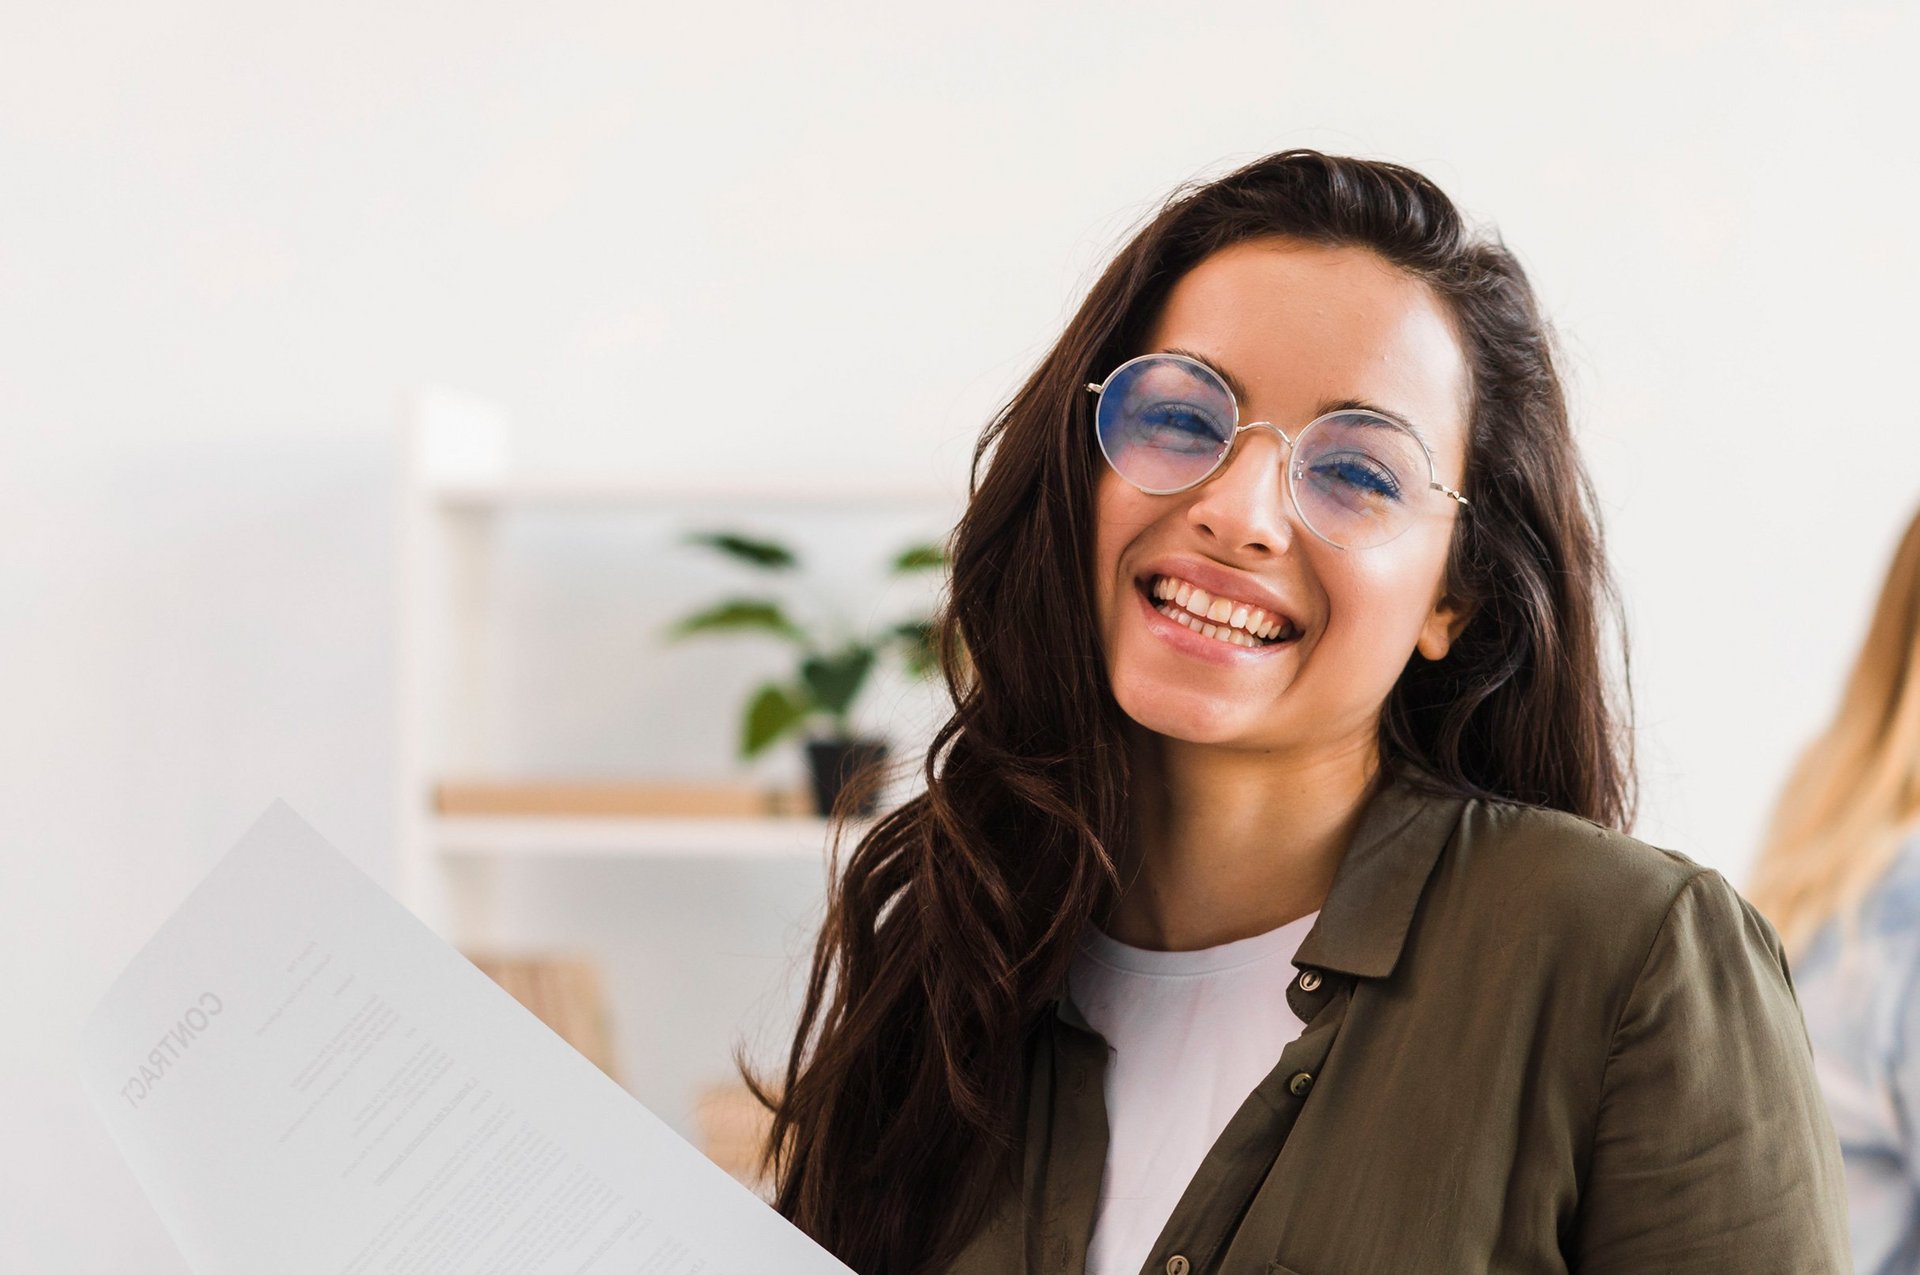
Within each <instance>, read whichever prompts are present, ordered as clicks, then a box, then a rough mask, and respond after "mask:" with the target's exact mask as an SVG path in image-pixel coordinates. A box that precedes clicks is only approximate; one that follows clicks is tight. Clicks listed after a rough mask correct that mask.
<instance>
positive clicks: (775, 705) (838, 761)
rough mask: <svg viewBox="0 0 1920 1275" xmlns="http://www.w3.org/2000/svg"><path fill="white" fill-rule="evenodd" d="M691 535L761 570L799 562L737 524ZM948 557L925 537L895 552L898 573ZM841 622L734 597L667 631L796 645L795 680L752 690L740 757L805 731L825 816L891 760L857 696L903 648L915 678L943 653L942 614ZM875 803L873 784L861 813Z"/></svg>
mask: <svg viewBox="0 0 1920 1275" xmlns="http://www.w3.org/2000/svg"><path fill="white" fill-rule="evenodd" d="M684 543H687V544H694V545H702V546H705V547H708V548H711V549H714V550H717V551H719V552H720V553H722V554H725V555H726V556H727V557H729V558H731V559H733V560H734V561H735V562H738V563H741V564H744V565H745V566H748V567H751V568H753V569H755V570H757V571H762V572H767V573H787V572H792V571H794V570H796V569H797V568H798V566H799V559H798V557H797V556H796V555H795V554H794V552H793V551H792V550H791V549H789V548H787V547H786V546H785V545H783V544H780V543H778V542H777V541H772V540H766V539H758V538H754V537H750V536H744V535H740V534H737V533H734V532H724V531H722V532H694V533H690V534H689V535H687V536H686V537H685V538H684ZM945 565H946V554H945V553H944V551H943V550H942V549H941V547H940V546H939V545H937V544H931V543H928V544H917V545H913V546H911V547H909V548H907V549H904V550H902V551H901V552H900V553H898V554H897V555H895V557H894V559H893V561H892V563H891V565H890V567H889V573H890V574H891V575H895V576H902V575H912V574H915V573H918V572H922V571H930V570H937V569H940V568H943V567H944V566H945ZM838 630H839V631H838V632H836V633H835V634H833V635H832V636H830V637H822V636H820V635H816V634H815V633H814V632H812V631H810V630H809V629H808V628H807V627H805V626H803V625H801V624H799V623H797V622H796V621H795V620H794V619H793V618H792V617H790V616H789V615H788V613H787V611H786V609H785V608H784V607H782V606H781V604H780V602H779V601H778V600H776V599H773V598H767V597H734V598H729V599H727V600H725V601H722V602H718V603H715V604H714V605H712V606H710V607H707V608H705V609H704V610H701V611H699V612H696V613H695V614H693V615H690V616H687V617H685V618H684V619H682V620H679V621H677V622H675V623H674V624H673V625H672V626H670V627H669V628H668V630H667V631H666V635H665V638H666V640H667V641H670V642H672V641H679V640H680V639H682V638H686V637H689V636H692V635H693V634H696V633H763V634H768V635H770V636H773V637H777V638H779V639H781V640H782V641H785V642H788V643H790V644H791V645H792V646H793V647H794V648H795V651H796V654H797V656H798V660H797V667H796V669H795V674H794V676H793V678H792V679H791V680H789V681H784V682H768V683H766V684H765V685H763V686H761V687H760V688H759V689H758V690H756V691H755V692H753V694H752V695H751V696H750V697H749V699H748V701H747V705H746V711H745V712H744V713H743V715H742V717H741V723H740V756H741V758H742V759H747V760H750V759H752V758H754V757H757V756H759V755H760V754H761V753H763V752H765V751H766V749H767V748H769V747H770V746H772V745H773V744H774V743H776V742H778V741H779V740H781V739H783V738H785V737H787V736H788V735H791V734H795V733H804V734H806V735H807V741H806V745H807V761H808V765H809V769H810V771H811V774H812V779H813V790H814V800H815V805H816V809H818V810H819V812H820V813H821V814H823V815H826V814H831V813H832V811H833V807H834V802H835V800H836V799H837V798H838V797H839V795H840V791H841V789H842V788H843V787H845V786H846V785H847V784H848V783H849V782H850V781H851V780H852V779H853V778H854V777H855V776H857V775H859V774H860V773H861V772H862V771H864V770H866V769H867V768H868V767H877V766H879V765H880V764H881V763H882V762H883V761H884V760H885V758H886V754H887V742H886V741H885V740H884V739H880V738H877V737H872V736H866V737H857V736H855V735H854V733H853V729H852V723H851V713H852V709H853V704H854V701H855V700H856V699H857V698H858V697H859V695H860V691H861V689H862V688H863V687H865V685H866V683H867V678H868V676H869V674H871V673H872V671H873V669H874V667H875V665H876V664H877V663H878V662H879V661H880V660H881V659H882V658H884V657H885V656H886V655H887V654H889V653H890V652H891V653H896V654H897V655H898V656H899V657H900V658H901V659H902V660H903V661H904V663H905V666H906V670H907V672H908V674H909V675H910V676H913V677H926V676H928V675H930V674H931V673H933V672H934V670H935V668H936V665H937V661H938V656H937V655H936V654H935V651H934V648H933V622H932V620H931V619H930V618H927V617H920V618H915V619H910V620H903V621H901V622H899V623H897V624H894V625H891V626H890V627H888V628H886V629H884V630H882V631H881V632H880V633H878V634H877V635H873V636H866V635H862V634H858V633H854V632H852V631H850V630H849V629H848V627H847V626H846V625H844V624H840V625H838ZM874 806H875V794H874V790H873V789H872V788H869V789H868V791H867V792H866V793H865V794H863V797H862V799H861V800H860V801H859V803H858V804H857V805H856V806H855V808H854V810H853V813H855V814H861V815H867V814H872V813H873V811H874Z"/></svg>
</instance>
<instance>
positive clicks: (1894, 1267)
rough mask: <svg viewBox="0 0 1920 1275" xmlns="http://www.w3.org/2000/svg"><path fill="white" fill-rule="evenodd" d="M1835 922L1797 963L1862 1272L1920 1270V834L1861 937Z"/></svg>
mask: <svg viewBox="0 0 1920 1275" xmlns="http://www.w3.org/2000/svg"><path fill="white" fill-rule="evenodd" d="M1840 937H1841V936H1840V929H1839V925H1838V923H1837V922H1829V923H1828V924H1827V925H1826V926H1825V927H1824V928H1823V929H1821V930H1820V932H1819V933H1818V934H1816V935H1815V936H1814V939H1813V942H1812V943H1811V944H1810V945H1809V946H1808V948H1807V951H1806V954H1805V956H1803V957H1802V959H1801V961H1800V963H1799V964H1798V965H1797V966H1796V967H1795V968H1794V970H1793V982H1794V987H1795V990H1796V991H1797V993H1798V995H1799V998H1800V1006H1801V1010H1802V1012H1803V1013H1804V1014H1805V1016H1806V1020H1807V1035H1808V1038H1809V1040H1810V1041H1811V1043H1812V1045H1813V1057H1814V1072H1815V1075H1816V1076H1817V1077H1818V1079H1819V1082H1820V1088H1821V1091H1822V1093H1823V1094H1824V1095H1825V1096H1826V1100H1827V1110H1828V1113H1829V1114H1830V1115H1831V1116H1832V1119H1833V1127H1834V1132H1835V1133H1836V1134H1838V1135H1839V1138H1840V1154H1841V1159H1842V1161H1843V1163H1844V1165H1845V1169H1846V1179H1847V1213H1848V1225H1849V1228H1850V1229H1851V1232H1852V1237H1853V1260H1854V1269H1855V1270H1856V1271H1857V1272H1859V1275H1916V1273H1920V1141H1917V1140H1916V1136H1917V1134H1920V837H1915V838H1914V839H1912V840H1910V841H1909V842H1907V843H1906V845H1905V846H1904V847H1902V849H1901V852H1900V855H1899V857H1898V858H1897V859H1896V860H1895V861H1894V864H1893V866H1892V868H1891V869H1889V871H1888V873H1887V875H1886V876H1885V877H1884V878H1883V879H1882V880H1881V881H1880V883H1879V884H1878V885H1876V886H1875V887H1874V889H1873V892H1872V893H1871V894H1870V895H1869V896H1868V897H1867V899H1866V901H1865V903H1864V905H1863V907H1862V909H1861V914H1860V920H1859V932H1858V938H1857V941H1856V943H1855V944H1854V945H1853V946H1851V947H1849V948H1846V949H1844V950H1843V949H1842V946H1841V942H1840Z"/></svg>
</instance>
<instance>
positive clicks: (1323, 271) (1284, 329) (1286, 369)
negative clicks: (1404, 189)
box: [1145, 239, 1469, 458]
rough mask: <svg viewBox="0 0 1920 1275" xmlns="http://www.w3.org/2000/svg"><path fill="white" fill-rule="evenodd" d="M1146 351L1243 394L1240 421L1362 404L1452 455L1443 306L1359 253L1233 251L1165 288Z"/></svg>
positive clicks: (1457, 415)
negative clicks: (1198, 363)
mask: <svg viewBox="0 0 1920 1275" xmlns="http://www.w3.org/2000/svg"><path fill="white" fill-rule="evenodd" d="M1145 348H1146V349H1147V350H1166V349H1169V348H1177V349H1182V350H1186V351H1188V352H1190V353H1192V354H1195V355H1198V356H1199V357H1201V358H1202V359H1204V360H1205V361H1206V362H1208V363H1210V364H1212V365H1213V366H1214V367H1215V368H1218V369H1219V370H1220V371H1222V372H1226V373H1229V374H1231V375H1232V377H1233V378H1234V379H1235V380H1236V381H1238V382H1239V383H1240V385H1241V386H1242V387H1244V389H1245V391H1246V396H1245V397H1244V398H1243V399H1242V401H1241V404H1240V411H1241V416H1242V419H1244V420H1259V419H1263V418H1271V419H1273V420H1275V421H1278V422H1280V423H1282V424H1283V425H1284V424H1286V423H1287V422H1294V423H1304V422H1305V421H1306V420H1308V419H1310V418H1311V417H1312V416H1315V415H1318V414H1319V412H1320V411H1323V410H1325V408H1326V406H1328V405H1331V404H1335V403H1349V402H1362V403H1366V404H1369V405H1371V406H1373V407H1378V408H1384V409H1386V410H1387V411H1390V412H1393V413H1396V414H1398V415H1400V416H1403V417H1405V418H1407V419H1408V420H1409V421H1411V422H1412V423H1413V424H1414V425H1415V426H1416V427H1418V429H1419V430H1420V432H1421V433H1422V434H1424V435H1425V436H1426V437H1427V438H1428V439H1430V440H1431V441H1432V444H1433V446H1434V450H1435V452H1436V453H1437V457H1438V458H1452V457H1458V456H1460V455H1461V452H1462V448H1463V444H1464V440H1465V436H1466V412H1467V407H1468V403H1469V395H1468V386H1469V381H1468V374H1467V367H1466V361H1465V358H1464V356H1463V354H1462V352H1461V348H1460V342H1459V339H1458V337H1457V336H1456V335H1455V333H1454V326H1453V321H1452V317H1451V316H1450V314H1449V313H1448V311H1447V308H1446V303H1445V302H1444V301H1442V300H1441V299H1440V298H1439V297H1438V296H1437V295H1435V294H1434V292H1433V290H1432V289H1431V288H1429V287H1428V286H1427V285H1426V284H1425V283H1423V282H1421V281H1420V280H1419V279H1416V278H1414V277H1413V276H1412V275H1410V274H1408V273H1407V272H1406V271H1404V270H1401V269H1399V268H1398V267H1396V266H1394V265H1392V264H1391V263H1389V262H1387V261H1385V260H1384V259H1382V258H1381V257H1379V256H1377V255H1375V254H1374V253H1371V252H1369V251H1367V250H1365V249H1363V248H1350V247H1327V246H1324V245H1320V244H1308V243H1302V242H1300V241H1298V240H1291V239H1257V240H1248V241H1245V242H1242V243H1237V244H1233V245H1231V246H1229V247H1226V248H1223V249H1221V250H1220V251H1218V252H1216V253H1214V254H1213V255H1211V256H1209V257H1207V258H1206V259H1204V260H1203V261H1201V262H1200V263H1199V264H1198V265H1196V266H1195V267H1194V268H1193V269H1191V270H1189V271H1188V272H1187V273H1186V274H1185V275H1183V276H1181V278H1180V279H1179V280H1178V281H1177V282H1176V283H1175V284H1174V286H1173V289H1172V290H1171V291H1170V292H1169V293H1168V295H1167V299H1166V302H1165V304H1164V305H1163V306H1162V307H1161V310H1160V314H1159V316H1158V317H1157V319H1156V321H1155V323H1154V326H1153V328H1152V330H1151V331H1150V332H1149V334H1148V337H1147V344H1146V347H1145Z"/></svg>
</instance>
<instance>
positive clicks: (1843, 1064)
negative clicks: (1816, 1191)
mask: <svg viewBox="0 0 1920 1275" xmlns="http://www.w3.org/2000/svg"><path fill="white" fill-rule="evenodd" d="M1752 894H1753V901H1754V903H1755V904H1756V905H1757V906H1759V908H1760V909H1761V910H1762V911H1764V912H1765V913H1766V914H1767V916H1768V917H1769V918H1771V919H1772V921H1773V923H1774V924H1775V925H1776V926H1778V927H1779V933H1780V938H1781V940H1782V942H1783V943H1784V944H1785V946H1786V950H1787V953H1788V955H1789V956H1790V957H1792V958H1793V959H1794V962H1795V964H1794V980H1795V983H1796V984H1797V985H1798V987H1799V990H1800V1001H1801V1004H1802V1005H1804V1006H1805V1007H1806V1014H1807V1030H1808V1032H1809V1033H1810V1034H1811V1036H1812V1039H1813V1053H1814V1062H1815V1068H1816V1074H1817V1075H1818V1077H1819V1080H1820V1085H1821V1088H1822V1090H1823V1091H1824V1092H1825V1095H1826V1099H1827V1106H1828V1109H1829V1110H1830V1111H1831V1112H1832V1113H1833V1123H1834V1126H1835V1128H1836V1129H1837V1130H1838V1132H1839V1135H1840V1151H1841V1157H1842V1159H1843V1161H1844V1164H1845V1169H1846V1183H1847V1206H1848V1210H1849V1220H1850V1222H1851V1232H1852V1247H1853V1257H1854V1261H1855V1263H1856V1268H1857V1269H1858V1270H1860V1271H1862V1272H1865V1273H1866V1275H1911V1273H1912V1272H1917V1271H1920V1141H1916V1139H1917V1138H1920V1133H1917V1132H1916V1128H1915V1124H1916V1121H1920V514H1916V515H1915V516H1914V519H1913V521H1912V522H1911V523H1910V524H1908V526H1907V532H1906V536H1905V538H1904V539H1902V540H1901V542H1900V548H1899V550H1898V552H1896V553H1895V554H1894V558H1893V566H1892V569H1891V570H1890V571H1889V572H1888V573H1887V580H1886V584H1885V585H1884V587H1882V589H1881V590H1880V601H1879V604H1878V605H1877V606H1876V607H1875V609H1874V613H1873V621H1872V624H1871V625H1870V626H1869V627H1868V629H1867V640H1866V644H1865V645H1864V646H1863V647H1862V648H1861V651H1860V656H1859V659H1858V660H1857V661H1856V662H1855V664H1854V668H1853V675H1852V677H1851V678H1850V679H1849V680H1848V682H1847V689H1846V694H1845V696H1844V697H1843V698H1842V699H1841V701H1840V710H1839V712H1838V713H1837V714H1836V715H1835V716H1834V719H1833V722H1832V724H1831V725H1829V726H1828V727H1827V729H1826V731H1825V732H1823V733H1822V734H1821V735H1820V737H1819V738H1818V739H1816V740H1815V741H1814V742H1813V744H1812V746H1811V747H1809V748H1808V749H1807V751H1806V754H1805V756H1803V757H1802V758H1801V759H1800V762H1799V765H1798V766H1797V767H1796V768H1795V770H1794V772H1793V776H1792V778H1791V780H1790V781H1789V783H1788V784H1787V787H1786V789H1785V791H1784V793H1783V794H1782V796H1781V799H1780V805H1779V808H1778V810H1776V812H1775V814H1774V820H1773V828H1772V831H1771V833H1770V835H1769V837H1768V839H1767V844H1766V846H1765V847H1764V848H1763V850H1762V851H1761V855H1760V860H1759V863H1758V865H1757V867H1756V869H1755V875H1754V883H1753V891H1752Z"/></svg>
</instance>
